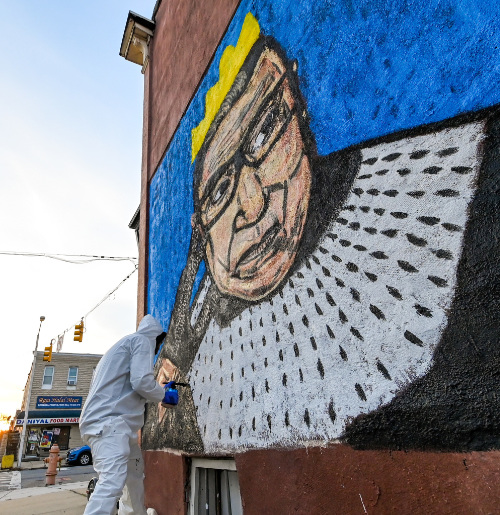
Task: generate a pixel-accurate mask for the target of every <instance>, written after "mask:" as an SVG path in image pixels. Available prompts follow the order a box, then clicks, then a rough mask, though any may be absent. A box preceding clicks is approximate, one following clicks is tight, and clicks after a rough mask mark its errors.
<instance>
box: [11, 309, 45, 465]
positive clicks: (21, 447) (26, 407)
mask: <svg viewBox="0 0 500 515" xmlns="http://www.w3.org/2000/svg"><path fill="white" fill-rule="evenodd" d="M44 320H45V317H44V316H41V317H40V325H39V326H38V334H37V335H36V344H35V350H34V351H33V364H32V365H31V372H30V380H29V385H28V396H27V397H26V403H25V405H24V421H23V431H22V433H21V441H20V442H19V450H18V451H17V467H18V468H21V461H22V457H23V453H24V440H25V438H26V423H27V422H28V414H29V409H30V400H31V385H32V384H33V376H34V375H35V365H36V351H37V350H38V339H39V338H40V329H41V327H42V322H43V321H44Z"/></svg>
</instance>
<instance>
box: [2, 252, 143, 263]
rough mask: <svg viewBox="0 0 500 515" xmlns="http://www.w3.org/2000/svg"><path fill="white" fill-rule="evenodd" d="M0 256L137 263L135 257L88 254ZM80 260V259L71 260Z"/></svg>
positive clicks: (17, 254) (32, 253) (23, 253)
mask: <svg viewBox="0 0 500 515" xmlns="http://www.w3.org/2000/svg"><path fill="white" fill-rule="evenodd" d="M0 255H4V256H23V257H45V258H49V259H56V260H58V261H64V262H66V263H73V264H75V265H85V264H87V263H92V262H93V261H131V262H132V263H134V264H135V263H136V262H137V258H136V257H123V256H96V255H89V254H48V253H44V252H18V251H11V250H0ZM71 258H80V259H71Z"/></svg>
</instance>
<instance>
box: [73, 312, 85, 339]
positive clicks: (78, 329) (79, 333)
mask: <svg viewBox="0 0 500 515" xmlns="http://www.w3.org/2000/svg"><path fill="white" fill-rule="evenodd" d="M82 340H83V318H82V320H81V321H80V323H79V324H77V325H75V337H74V338H73V341H75V342H81V341H82Z"/></svg>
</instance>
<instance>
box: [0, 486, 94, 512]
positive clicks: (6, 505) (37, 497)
mask: <svg viewBox="0 0 500 515" xmlns="http://www.w3.org/2000/svg"><path fill="white" fill-rule="evenodd" d="M87 484H88V481H81V482H78V483H68V484H66V485H57V486H42V487H37V488H22V489H19V490H11V491H6V492H0V515H13V514H15V515H44V514H47V515H48V514H51V515H63V514H64V515H81V514H82V513H83V510H84V509H85V505H86V504H87V494H86V490H87Z"/></svg>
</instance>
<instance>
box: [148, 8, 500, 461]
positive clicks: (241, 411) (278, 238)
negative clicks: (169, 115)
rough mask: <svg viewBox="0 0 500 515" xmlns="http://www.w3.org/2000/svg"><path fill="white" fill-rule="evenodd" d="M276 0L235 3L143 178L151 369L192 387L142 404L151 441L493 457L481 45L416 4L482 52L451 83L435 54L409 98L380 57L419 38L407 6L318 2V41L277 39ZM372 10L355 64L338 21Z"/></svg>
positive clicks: (309, 32)
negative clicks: (148, 179) (158, 330)
mask: <svg viewBox="0 0 500 515" xmlns="http://www.w3.org/2000/svg"><path fill="white" fill-rule="evenodd" d="M286 4H287V2H280V3H279V4H276V3H275V2H273V3H272V5H271V4H270V3H269V2H242V4H241V5H240V7H239V9H238V11H237V13H236V14H235V17H234V19H233V22H232V24H231V27H230V28H229V30H228V33H227V34H226V36H225V38H224V40H223V42H222V43H221V46H220V48H219V49H218V51H217V53H216V56H215V59H214V62H213V64H212V65H211V67H210V69H209V70H208V72H207V75H206V77H205V79H204V81H203V84H202V85H201V86H200V89H199V91H198V92H197V94H196V96H195V98H194V99H193V101H192V103H191V105H190V107H189V109H188V111H187V113H186V114H185V116H184V118H183V120H182V122H181V125H180V127H179V129H178V131H177V134H176V135H175V137H174V141H173V142H172V144H171V146H170V148H169V150H168V151H167V154H166V156H165V159H164V162H163V164H162V166H161V167H160V169H159V170H158V172H157V174H156V176H155V178H154V180H153V182H152V184H151V192H150V194H151V212H150V220H151V223H150V266H149V277H150V279H149V281H150V282H149V289H148V302H149V309H150V311H151V312H152V313H153V314H154V315H155V316H157V317H158V318H159V319H161V320H162V321H163V322H164V324H165V326H168V333H167V338H166V341H165V344H164V346H163V348H162V350H161V352H160V355H159V359H158V361H157V364H156V371H157V374H158V378H159V380H181V379H182V380H183V381H185V382H188V383H189V385H190V387H189V388H184V389H182V390H181V400H180V403H179V406H177V407H176V408H174V409H164V408H161V406H149V408H148V411H147V419H146V426H145V430H144V433H143V435H144V436H143V440H144V441H143V445H144V446H145V447H146V448H158V447H162V448H163V447H170V448H178V449H182V450H185V451H189V452H203V451H204V452H209V453H222V454H223V453H232V452H235V451H238V450H242V449H248V448H263V447H271V446H272V447H297V446H303V445H306V444H307V443H308V442H311V441H322V442H332V441H336V440H339V439H341V440H344V441H347V442H348V443H351V444H352V445H355V446H359V447H371V448H376V447H388V448H440V449H443V450H445V449H477V448H489V447H495V446H498V437H495V434H496V435H498V425H499V424H498V423H499V415H498V413H499V411H498V400H496V394H495V386H494V385H495V384H496V381H497V379H495V378H498V373H499V366H498V363H499V362H498V357H499V356H498V350H497V347H496V342H497V341H498V291H497V290H495V287H496V288H498V272H499V263H498V252H497V251H498V248H497V246H498V243H497V242H498V239H499V234H498V232H499V230H500V227H499V224H498V205H497V204H498V202H499V198H498V183H499V175H498V172H497V170H498V165H499V161H498V156H497V154H498V122H497V118H498V116H497V108H496V105H495V104H496V102H498V101H500V99H499V98H496V97H495V95H499V94H498V93H496V92H494V91H493V89H492V83H491V81H492V80H494V81H495V82H494V83H495V84H496V85H497V86H498V82H499V77H500V73H499V72H498V71H496V72H494V73H493V75H490V76H488V77H484V78H482V79H481V80H480V81H479V80H478V79H477V76H476V75H475V73H474V71H475V68H474V66H473V65H475V66H476V67H478V66H480V65H481V62H480V61H481V59H482V58H484V57H485V56H484V55H482V54H481V53H480V50H483V51H484V47H485V45H490V48H491V41H489V40H487V41H485V40H483V39H481V34H477V31H476V34H475V39H473V40H472V42H471V40H470V32H469V31H471V30H472V28H471V27H470V26H468V25H467V23H465V22H464V19H465V18H466V15H467V14H469V15H470V13H465V12H462V11H464V9H463V8H464V7H465V4H464V3H459V5H457V4H456V3H453V2H448V3H446V5H445V3H443V2H434V4H432V5H431V6H430V7H429V6H427V7H424V6H423V4H420V3H419V2H415V3H414V4H413V5H414V7H415V8H417V12H419V13H420V18H419V16H417V17H416V21H415V20H414V22H415V23H416V25H417V28H420V29H422V27H423V25H422V24H423V22H424V21H425V20H426V17H427V16H430V14H432V12H434V15H435V18H434V19H435V21H436V22H437V20H441V24H438V25H439V30H440V31H441V32H442V34H445V35H446V36H447V37H449V38H452V37H454V38H455V39H456V40H457V41H459V40H460V38H469V39H467V41H468V44H469V46H470V48H469V51H470V52H471V53H472V50H473V49H474V51H475V52H476V54H474V56H473V57H474V58H473V57H471V58H470V59H471V63H467V66H470V69H469V68H467V66H465V68H467V71H468V75H465V76H462V77H460V76H459V75H458V71H460V69H461V68H460V67H461V66H462V67H463V63H457V64H456V65H454V66H455V68H456V69H455V68H454V67H453V66H452V69H451V70H448V68H446V66H448V67H449V65H448V64H446V66H445V64H444V62H443V59H441V60H439V59H438V60H437V61H436V57H435V54H436V53H438V51H439V50H440V49H439V48H436V49H435V51H433V52H430V54H429V52H428V51H427V54H425V53H424V55H423V56H421V58H422V60H423V63H420V64H418V63H415V65H414V66H413V69H409V70H406V69H405V70H403V71H404V76H405V77H406V80H407V81H408V83H409V84H410V85H411V83H412V80H413V81H414V82H415V84H413V85H412V86H411V87H409V86H408V85H406V86H405V83H400V82H399V79H400V75H399V72H398V71H397V70H393V69H392V67H393V65H391V63H390V59H394V60H395V61H398V59H399V60H401V63H403V61H404V59H405V58H408V56H411V55H412V54H413V53H414V52H415V51H418V50H419V49H421V47H422V45H424V44H427V42H428V37H429V34H428V33H425V32H421V31H420V32H419V31H418V30H415V33H414V34H413V35H411V34H410V35H408V34H407V32H405V30H406V31H407V27H406V26H405V23H404V22H403V23H402V22H401V19H400V18H398V16H399V17H401V16H403V17H404V16H406V19H407V18H408V16H409V15H408V14H406V15H404V13H393V12H391V11H384V10H383V9H382V11H381V12H375V11H377V9H380V8H381V6H382V4H380V5H378V6H377V7H376V8H372V7H370V6H369V5H368V4H366V6H359V7H358V8H356V9H354V8H353V9H352V12H351V11H349V12H350V14H351V16H348V14H349V12H347V13H346V12H344V11H345V9H347V6H341V10H340V14H339V13H336V12H334V8H333V7H332V6H330V5H329V3H328V2H319V3H318V2H315V7H314V8H313V7H310V10H315V13H311V12H310V13H309V14H316V16H315V17H312V18H311V17H310V18H309V19H313V20H315V23H312V26H311V27H308V26H306V25H305V24H304V20H303V19H302V21H299V20H298V19H296V18H294V17H292V19H291V22H290V23H289V24H288V25H287V27H288V29H287V31H284V29H283V28H281V29H279V28H278V27H281V26H282V23H283V22H284V21H285V19H286V17H288V16H290V14H289V13H290V6H288V9H287V5H286ZM426 5H427V4H426ZM471 8H472V7H471ZM302 9H304V7H302ZM418 9H420V10H421V11H418ZM433 9H434V11H433ZM461 9H462V11H461ZM474 9H476V10H477V11H478V12H482V11H481V9H480V7H475V8H474ZM343 10H344V11H343ZM278 11H279V12H278ZM358 11H359V12H358ZM381 13H382V15H383V17H384V16H385V19H386V20H385V21H386V28H387V27H389V30H386V32H385V33H384V32H383V30H382V28H383V25H381V26H376V27H373V28H374V33H373V38H374V39H373V40H372V39H370V37H367V39H366V41H364V42H363V45H364V47H363V48H364V50H363V52H360V51H358V54H359V53H364V57H365V59H366V60H367V61H366V62H367V64H366V65H364V64H363V63H361V62H357V59H358V57H359V55H358V54H356V53H355V52H350V49H349V45H347V48H345V49H344V50H339V48H338V45H339V43H341V42H345V41H339V39H340V40H344V39H345V38H346V37H347V36H348V34H349V23H347V21H348V19H349V18H351V22H352V27H351V28H352V30H353V31H354V32H353V33H352V34H351V37H352V38H353V39H354V40H356V32H355V30H354V29H355V28H357V27H358V25H359V23H360V20H365V21H366V20H368V19H370V17H374V16H375V15H377V14H378V15H380V14H381ZM303 14H304V15H305V13H303ZM497 14H498V13H497V12H495V13H491V12H486V13H483V20H482V23H483V24H484V28H485V30H486V28H487V26H488V23H490V22H491V20H495V19H496V20H497V19H498V18H497V17H496V15H497ZM339 15H342V16H343V19H344V21H345V22H346V23H345V25H343V24H340V25H338V21H337V22H335V21H333V18H334V16H337V19H338V16H339ZM395 15H398V16H396V17H395V18H394V16H395ZM353 17H354V18H356V17H358V18H359V19H358V21H353V20H352V18H353ZM462 18H464V19H462ZM442 19H446V20H448V25H446V24H443V23H442ZM391 20H393V21H394V26H396V25H397V29H394V30H397V31H398V32H397V33H396V34H395V33H393V32H391V30H390V28H391ZM396 22H397V23H396ZM451 22H453V23H451ZM459 22H461V23H462V25H461V26H460V27H461V28H460V30H459V31H457V30H456V29H455V28H454V27H456V25H458V24H459ZM367 23H368V22H367ZM372 23H374V22H373V21H372ZM406 23H409V22H408V21H407V22H406ZM419 23H420V27H419ZM450 23H451V25H450ZM368 25H369V24H368ZM409 26H412V23H410V25H409ZM329 27H330V28H339V27H340V29H342V30H343V31H344V32H343V33H342V30H340V35H339V33H338V32H336V31H329V30H328V28H329ZM266 28H267V30H266ZM272 28H274V29H275V30H274V31H273V30H271V29H272ZM318 28H319V29H321V30H319V32H320V34H318V33H317V32H318ZM295 30H296V31H298V32H299V33H298V34H297V35H296V36H295V37H294V36H293V34H294V31H295ZM447 30H448V31H449V34H448V32H447ZM399 31H403V32H399ZM431 32H432V31H431ZM321 35H323V36H325V35H327V36H328V37H326V38H325V37H323V38H321V37H320V36H321ZM403 35H404V36H403ZM377 37H378V38H385V39H382V40H380V41H377ZM390 37H392V38H394V39H396V41H392V43H387V40H388V39H389V38H390ZM488 37H492V36H491V35H490V36H488ZM495 37H498V36H495ZM398 38H399V40H401V38H408V39H405V40H404V41H405V44H402V43H401V42H399V44H398ZM442 39H443V38H442ZM444 39H446V38H444ZM457 41H456V42H457ZM448 44H450V42H448ZM474 45H475V46H474ZM438 46H439V45H438V44H437V43H436V47H438ZM334 47H337V48H336V50H335V49H334ZM472 47H474V48H472ZM358 50H359V49H358ZM441 50H442V49H441ZM339 51H341V55H336V52H339ZM390 52H393V54H390ZM405 52H406V54H407V55H406V57H405ZM466 53H467V52H466ZM332 54H333V55H334V56H335V55H336V57H335V59H336V60H337V61H335V60H334V61H333V62H332V58H331V56H332ZM376 54H380V55H376ZM386 55H391V57H387V58H386V59H384V56H386ZM369 56H371V57H369ZM490 57H491V56H490ZM369 58H370V59H371V60H372V62H375V63H376V66H375V67H374V66H371V65H370V61H369ZM474 59H475V60H474ZM426 60H429V62H433V63H434V65H433V68H431V70H429V68H428V66H429V65H428V63H427V62H426ZM378 61H380V62H378ZM388 61H389V63H388ZM446 62H447V63H448V61H446ZM341 64H343V65H344V66H345V67H346V68H348V69H349V73H348V74H347V75H346V73H336V72H337V70H338V66H340V65H341ZM410 68H411V66H410ZM368 72H371V73H375V75H374V76H371V77H368V76H366V74H368ZM446 72H449V73H452V72H453V73H457V75H456V77H454V76H453V77H452V78H450V77H447V76H446ZM356 74H357V76H356ZM363 74H365V75H363ZM392 75H393V79H394V83H393V82H392V79H391V76H392ZM426 76H428V77H427V79H428V80H430V79H433V82H432V81H431V83H430V85H429V91H425V90H424V91H423V92H422V95H421V98H418V97H415V98H414V101H413V103H411V102H410V105H409V106H408V97H411V96H412V95H417V94H419V93H420V90H419V88H425V79H426ZM349 77H350V80H349ZM413 77H416V78H415V79H413ZM429 77H430V79H429ZM338 81H347V83H346V82H344V83H339V82H338ZM488 81H490V82H488ZM363 84H365V85H366V87H367V88H368V89H369V92H370V94H371V95H373V97H372V98H371V99H370V101H369V102H368V105H366V104H365V103H364V97H365V95H367V94H368V91H364V90H363ZM383 84H385V88H386V89H385V90H384V89H383V88H382V85H383ZM467 85H469V86H470V89H469V90H468V91H465V87H466V86H467ZM444 86H447V87H448V88H449V89H445V87H444ZM405 88H406V89H407V97H406V98H404V97H403V94H404V93H405ZM392 91H395V92H398V94H400V95H401V99H400V100H398V99H395V98H394V96H392V95H391V92H392ZM457 99H458V100H460V101H461V103H460V102H459V101H458V100H457ZM339 103H340V105H344V106H345V107H346V109H345V112H344V113H342V114H339ZM352 106H355V107H352ZM329 108H330V109H331V112H330V111H329ZM369 108H371V109H372V111H371V113H368V111H367V109H369ZM403 108H404V109H405V110H406V111H405V113H404V114H403V115H401V116H399V109H403ZM365 116H366V117H365ZM351 120H354V121H355V122H356V124H357V125H356V128H355V130H354V129H352V130H351V123H352V122H351ZM380 120H381V121H380ZM328 122H331V123H332V127H331V128H329V129H325V130H323V128H324V127H325V124H327V123H328ZM342 128H343V129H342ZM180 219H182V221H179V222H177V220H180ZM495 406H496V407H495Z"/></svg>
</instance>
